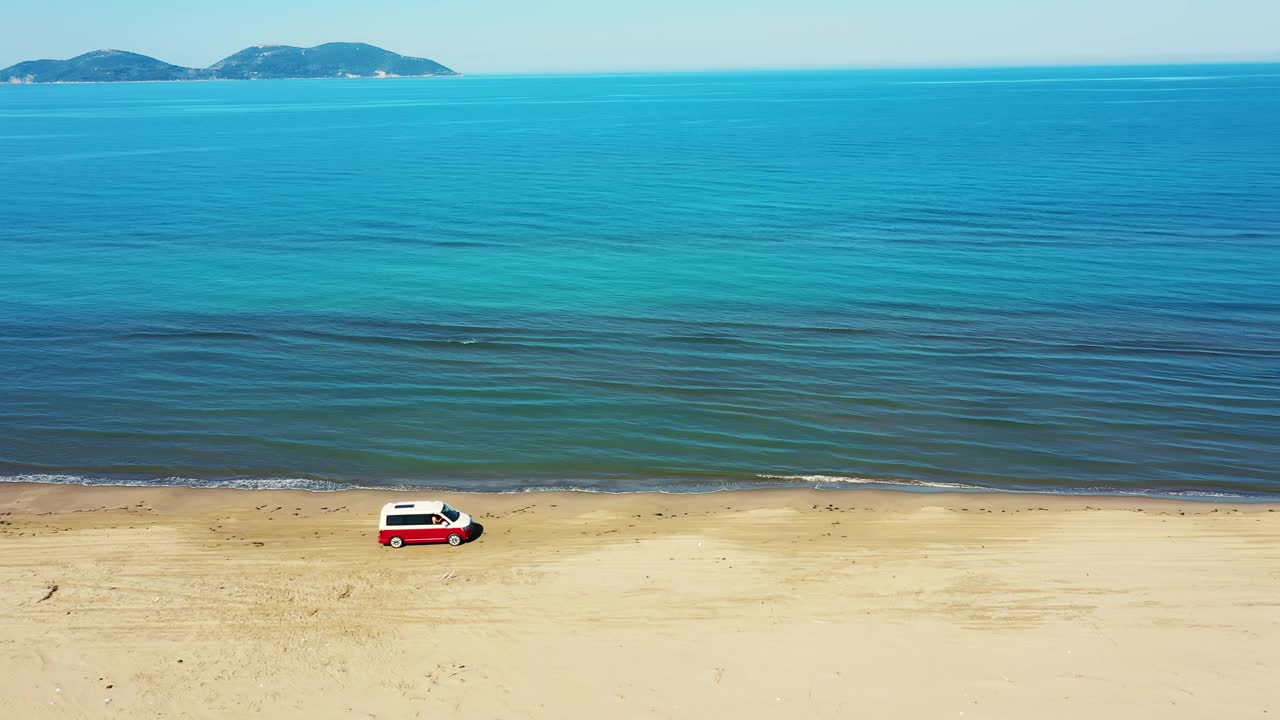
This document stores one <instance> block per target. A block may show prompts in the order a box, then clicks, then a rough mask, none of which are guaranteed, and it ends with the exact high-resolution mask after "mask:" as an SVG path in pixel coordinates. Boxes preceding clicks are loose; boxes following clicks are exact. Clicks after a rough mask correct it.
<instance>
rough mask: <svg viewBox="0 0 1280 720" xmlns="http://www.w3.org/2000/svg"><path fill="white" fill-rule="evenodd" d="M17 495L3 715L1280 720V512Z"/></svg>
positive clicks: (18, 488)
mask: <svg viewBox="0 0 1280 720" xmlns="http://www.w3.org/2000/svg"><path fill="white" fill-rule="evenodd" d="M404 498H405V496H403V495H397V494H395V493H374V492H345V493H305V492H285V491H257V492H254V491H233V490H192V489H139V488H81V487H67V486H51V485H5V486H0V522H3V524H0V697H2V698H3V703H4V705H3V709H0V715H3V716H4V717H8V718H15V720H17V719H21V720H28V719H36V718H60V719H65V718H107V717H121V718H146V717H164V718H185V717H193V718H195V717H198V718H242V717H252V716H262V717H271V718H293V717H308V718H331V717H332V718H388V719H391V718H418V717H421V718H431V717H439V716H444V715H446V714H451V715H454V716H457V714H458V713H465V716H466V717H468V718H474V719H478V718H526V717H532V718H599V717H608V718H650V717H653V718H721V717H726V718H727V717H735V718H776V717H778V716H779V715H799V716H801V717H805V718H853V717H870V718H881V717H899V718H916V717H919V718H946V717H957V718H958V717H964V718H968V719H972V718H1080V717H1086V718H1092V719H1097V718H1155V717H1159V718H1277V719H1278V720H1280V508H1278V507H1277V506H1275V505H1228V504H1201V503H1178V502H1170V501H1156V500H1118V499H1098V498H1061V497H1057V498H1055V497H1045V496H1019V495H1001V494H988V495H962V494H948V495H920V494H905V493H874V492H856V491H855V492H830V491H827V492H819V491H777V492H773V491H760V492H751V493H717V494H711V495H700V496H670V495H627V496H606V495H587V494H558V493H534V494H525V495H449V496H448V497H447V499H448V500H449V501H450V502H451V503H453V504H454V505H455V506H457V507H460V508H462V509H463V510H467V511H469V512H471V513H472V514H473V515H474V516H475V517H476V519H477V520H479V521H480V522H481V523H483V524H484V527H485V532H484V534H483V535H482V537H481V538H480V539H479V540H477V541H475V542H473V543H471V544H468V545H464V546H462V547H460V548H450V547H448V546H424V547H410V548H404V549H401V550H391V549H389V548H383V547H381V546H379V545H378V544H377V542H376V540H375V534H376V533H375V530H376V524H377V518H376V512H377V509H378V507H379V506H380V505H381V504H382V503H383V502H386V501H387V500H389V499H404Z"/></svg>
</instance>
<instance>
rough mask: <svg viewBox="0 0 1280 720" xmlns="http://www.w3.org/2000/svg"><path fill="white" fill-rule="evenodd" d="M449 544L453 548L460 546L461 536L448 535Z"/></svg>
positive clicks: (456, 534)
mask: <svg viewBox="0 0 1280 720" xmlns="http://www.w3.org/2000/svg"><path fill="white" fill-rule="evenodd" d="M449 544H450V545H452V546H454V547H458V546H459V545H461V544H462V536H461V535H459V534H458V533H452V534H450V535H449Z"/></svg>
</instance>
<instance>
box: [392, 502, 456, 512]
mask: <svg viewBox="0 0 1280 720" xmlns="http://www.w3.org/2000/svg"><path fill="white" fill-rule="evenodd" d="M397 510H400V511H402V512H415V513H441V512H444V503H442V502H440V501H439V500H401V501H400V502H389V503H387V504H386V505H383V506H382V512H383V514H386V513H390V512H395V511H397Z"/></svg>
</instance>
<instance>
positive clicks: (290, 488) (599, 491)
mask: <svg viewBox="0 0 1280 720" xmlns="http://www.w3.org/2000/svg"><path fill="white" fill-rule="evenodd" d="M770 477H772V476H770ZM799 477H801V476H796V478H797V480H796V481H795V482H794V483H793V484H772V483H768V482H762V483H761V484H760V486H758V487H732V486H726V487H708V488H706V489H673V490H662V489H637V490H611V489H607V488H592V487H578V486H568V487H555V486H548V485H530V486H528V487H523V488H515V489H507V490H470V489H459V488H457V487H456V486H449V485H447V484H440V485H427V484H423V485H403V484H397V485H387V486H383V487H379V486H373V485H356V484H353V485H344V484H342V483H339V482H336V481H333V480H321V479H316V478H230V479H225V480H202V479H200V478H185V477H179V476H174V477H168V478H152V479H137V480H133V479H128V478H110V477H83V476H79V475H73V474H62V473H30V474H19V475H8V476H0V488H3V487H4V486H6V485H53V486H68V487H82V488H101V487H122V488H189V489H193V490H246V491H284V492H307V493H325V494H327V493H349V492H395V493H419V494H422V493H425V494H432V493H435V494H450V495H458V494H461V495H481V496H485V495H530V494H538V493H581V494H586V495H676V496H679V495H714V494H720V493H755V492H766V491H813V492H820V493H844V492H857V493H882V492H883V493H902V494H906V495H924V496H938V495H952V494H954V495H964V496H986V495H1011V496H1028V497H1040V498H1045V497H1052V498H1082V499H1103V498H1129V499H1133V500H1135V501H1150V500H1171V501H1175V502H1192V503H1211V504H1233V503H1238V504H1242V505H1268V504H1277V506H1278V507H1280V493H1263V492H1258V493H1247V492H1243V491H1228V490H1198V489H1189V490H1168V491H1161V490H1121V489H1106V490H1103V489H1097V488H1089V489H1079V490H1075V489H1071V488H1051V489H1045V490H1028V489H1012V488H1011V489H1004V488H991V487H981V486H974V485H963V484H960V483H954V484H953V483H930V482H924V481H912V482H907V481H903V482H892V481H888V480H876V479H862V478H859V479H856V480H855V479H846V478H834V477H833V478H831V479H823V480H810V481H808V482H805V481H801V480H799V479H798V478H799ZM813 477H814V478H816V477H819V476H813ZM773 479H775V480H776V479H785V478H783V477H774V478H773ZM154 480H181V481H190V482H172V483H165V482H155V481H154ZM197 483H204V484H197ZM676 485H677V488H679V487H683V486H682V485H680V484H678V483H676Z"/></svg>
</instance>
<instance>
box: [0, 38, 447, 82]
mask: <svg viewBox="0 0 1280 720" xmlns="http://www.w3.org/2000/svg"><path fill="white" fill-rule="evenodd" d="M451 75H453V76H456V75H459V73H457V72H454V71H453V70H450V69H449V68H447V67H445V66H444V65H441V64H440V63H438V62H436V61H434V60H427V59H426V58H416V57H407V56H405V55H398V54H396V53H393V52H391V51H390V50H383V49H382V48H380V47H374V46H373V45H368V44H366V43H326V44H324V45H317V46H315V47H310V48H301V47H292V46H289V45H257V46H254V47H251V48H245V49H244V50H241V51H240V52H238V53H236V54H234V55H231V56H229V57H226V58H224V59H222V60H219V61H218V62H216V63H214V64H212V65H210V66H209V67H207V68H189V67H182V66H180V65H170V64H169V63H167V62H164V61H163V60H157V59H155V58H153V57H147V56H146V55H139V54H137V53H131V52H125V51H123V50H96V51H94V52H89V53H85V54H83V55H79V56H76V57H73V58H71V59H70V60H28V61H26V62H20V63H18V64H17V65H13V66H11V67H7V68H5V69H3V70H0V83H19V84H24V83H100V82H158V81H183V80H292V79H312V78H393V77H443V76H451Z"/></svg>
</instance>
